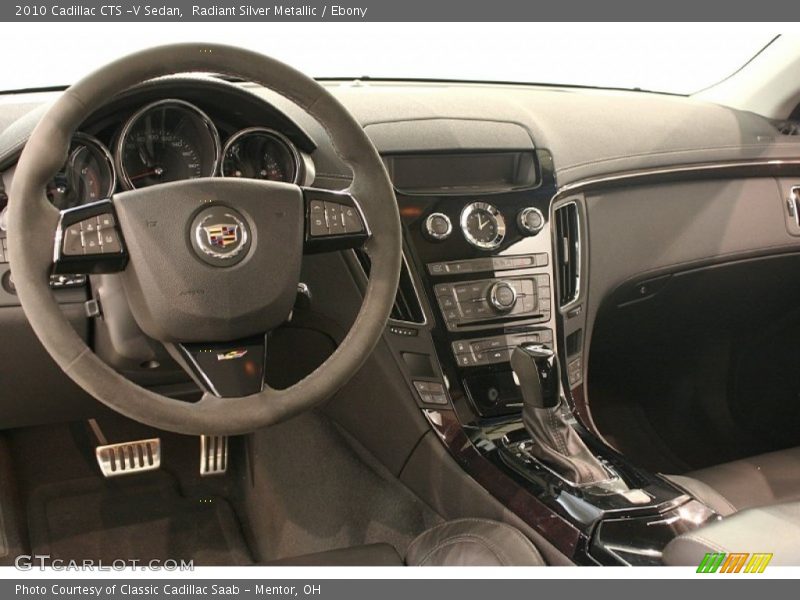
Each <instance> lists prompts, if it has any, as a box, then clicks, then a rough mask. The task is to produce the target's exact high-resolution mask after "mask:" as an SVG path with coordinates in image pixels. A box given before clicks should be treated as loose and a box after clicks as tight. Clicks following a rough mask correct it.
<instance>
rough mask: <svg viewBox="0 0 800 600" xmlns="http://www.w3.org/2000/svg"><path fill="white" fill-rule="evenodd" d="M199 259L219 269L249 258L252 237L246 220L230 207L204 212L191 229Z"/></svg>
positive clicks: (194, 221) (200, 213)
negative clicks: (246, 257) (248, 251)
mask: <svg viewBox="0 0 800 600" xmlns="http://www.w3.org/2000/svg"><path fill="white" fill-rule="evenodd" d="M190 238H191V242H192V246H193V247H194V249H195V252H196V253H197V255H198V257H199V258H200V259H201V260H203V261H204V262H207V263H208V264H210V265H214V266H215V267H226V266H230V265H234V264H236V263H238V262H239V261H240V260H242V259H243V258H244V257H245V256H246V255H247V249H248V248H249V247H250V234H249V229H248V227H247V223H246V221H245V219H244V217H243V216H242V215H241V214H239V213H238V212H237V211H235V210H233V209H232V208H229V207H227V206H221V205H220V206H211V207H208V208H205V209H203V210H201V211H200V212H199V213H198V214H197V215H196V216H195V218H194V219H193V220H192V224H191V227H190Z"/></svg>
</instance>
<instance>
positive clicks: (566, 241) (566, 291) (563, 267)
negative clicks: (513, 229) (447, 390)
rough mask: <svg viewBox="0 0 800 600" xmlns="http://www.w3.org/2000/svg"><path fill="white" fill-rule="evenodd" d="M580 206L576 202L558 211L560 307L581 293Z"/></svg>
mask: <svg viewBox="0 0 800 600" xmlns="http://www.w3.org/2000/svg"><path fill="white" fill-rule="evenodd" d="M578 219H579V216H578V205H577V204H575V203H574V202H570V203H569V204H565V205H564V206H562V207H560V208H558V209H556V211H555V223H556V260H557V265H558V298H559V303H558V305H559V307H561V308H563V307H564V306H566V305H567V304H570V303H571V302H574V301H575V300H576V299H577V298H578V294H579V293H580V276H581V264H580V263H581V240H580V222H579V220H578Z"/></svg>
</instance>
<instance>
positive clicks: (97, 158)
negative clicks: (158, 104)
mask: <svg viewBox="0 0 800 600" xmlns="http://www.w3.org/2000/svg"><path fill="white" fill-rule="evenodd" d="M115 187H116V177H115V175H114V161H113V159H112V158H111V153H110V152H109V151H108V149H107V148H106V147H105V146H104V145H103V144H102V142H100V141H99V140H98V139H96V138H94V137H92V136H90V135H87V134H85V133H76V134H75V135H73V136H72V142H71V143H70V147H69V153H68V154H67V162H66V163H65V164H64V168H62V169H61V170H60V171H59V172H58V173H57V174H56V176H55V177H54V178H53V180H52V181H51V182H50V183H49V184H48V185H47V197H48V198H49V199H50V201H51V202H52V203H53V205H54V206H55V207H56V208H58V209H60V210H64V209H66V208H73V207H75V206H79V205H81V204H87V203H89V202H95V201H96V200H101V199H103V198H108V197H109V196H111V195H112V194H113V193H114V188H115Z"/></svg>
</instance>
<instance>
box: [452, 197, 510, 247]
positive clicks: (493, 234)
mask: <svg viewBox="0 0 800 600" xmlns="http://www.w3.org/2000/svg"><path fill="white" fill-rule="evenodd" d="M461 230H462V231H463V233H464V237H465V238H466V240H467V241H468V242H469V243H470V244H472V245H473V246H475V247H477V248H480V249H482V250H493V249H495V248H497V247H498V246H499V245H500V244H502V243H503V238H504V237H505V235H506V221H505V219H504V218H503V215H502V213H501V212H500V211H499V210H497V208H495V207H494V206H492V205H491V204H487V203H486V202H473V203H472V204H469V205H467V206H465V207H464V210H463V211H461Z"/></svg>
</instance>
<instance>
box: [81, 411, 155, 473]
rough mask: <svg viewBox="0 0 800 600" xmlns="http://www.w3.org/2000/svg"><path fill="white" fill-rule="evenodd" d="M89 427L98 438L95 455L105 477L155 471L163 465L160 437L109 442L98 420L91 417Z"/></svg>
mask: <svg viewBox="0 0 800 600" xmlns="http://www.w3.org/2000/svg"><path fill="white" fill-rule="evenodd" d="M89 427H90V428H91V429H92V433H94V435H95V437H96V438H97V444H98V445H97V448H95V451H94V455H95V457H96V458H97V464H98V465H99V466H100V472H101V473H102V474H103V477H117V476H119V475H133V474H134V473H144V472H146V471H155V470H156V469H158V468H159V467H160V466H161V440H160V439H159V438H152V439H149V440H137V441H135V442H123V443H121V444H109V443H108V440H107V439H106V436H105V435H103V430H102V429H100V425H98V423H97V421H95V420H94V419H89Z"/></svg>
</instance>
